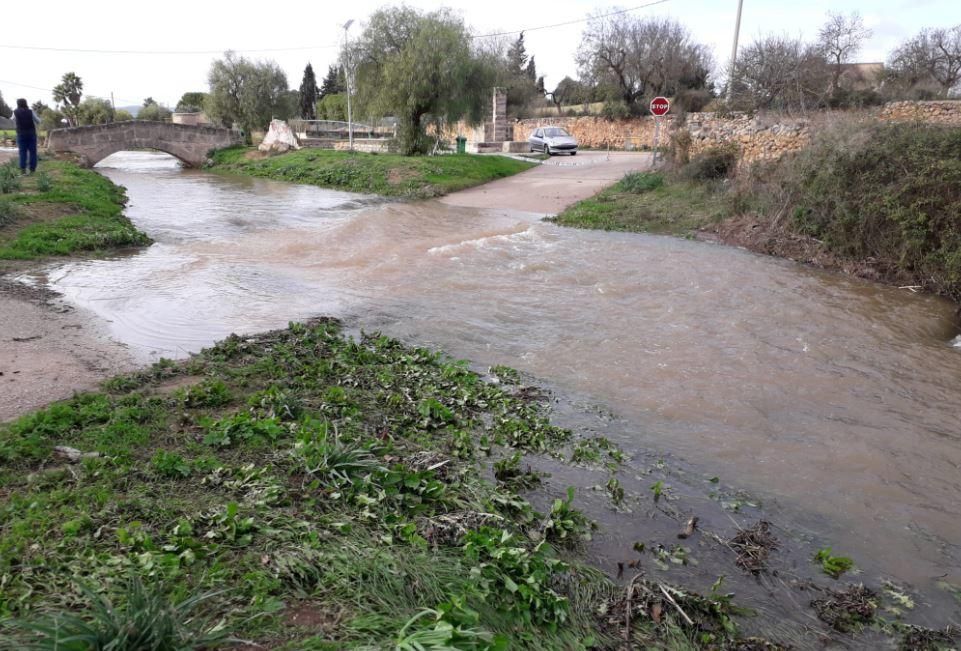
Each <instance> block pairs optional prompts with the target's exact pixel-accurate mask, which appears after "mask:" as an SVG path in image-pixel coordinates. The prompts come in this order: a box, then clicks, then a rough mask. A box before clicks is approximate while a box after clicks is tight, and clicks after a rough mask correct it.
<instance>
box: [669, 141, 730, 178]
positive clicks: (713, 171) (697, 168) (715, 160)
mask: <svg viewBox="0 0 961 651" xmlns="http://www.w3.org/2000/svg"><path fill="white" fill-rule="evenodd" d="M737 159H738V149H737V147H736V146H733V145H723V146H718V147H711V148H710V149H706V150H704V151H703V152H701V153H700V154H698V155H697V156H694V157H693V158H691V162H689V163H688V164H687V165H685V166H684V167H682V168H681V176H683V177H685V178H688V179H691V180H694V181H714V180H717V179H725V178H728V177H730V176H732V175H733V174H734V170H735V168H736V167H737Z"/></svg>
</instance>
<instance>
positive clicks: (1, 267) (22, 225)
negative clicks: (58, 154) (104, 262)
mask: <svg viewBox="0 0 961 651" xmlns="http://www.w3.org/2000/svg"><path fill="white" fill-rule="evenodd" d="M0 174H3V175H4V177H3V179H2V180H0V184H3V186H4V187H3V189H4V191H3V194H0V272H3V271H7V270H9V269H11V268H12V267H14V265H12V264H10V263H9V262H8V263H3V262H2V261H4V260H6V261H11V260H21V261H22V260H38V259H41V258H44V257H51V256H66V255H71V254H75V253H80V252H83V253H90V254H97V253H102V252H106V251H111V250H116V249H119V248H123V247H133V246H144V245H147V244H149V243H150V238H148V237H147V236H146V235H145V234H144V233H141V232H140V231H138V230H137V229H136V228H134V226H133V224H131V223H130V220H129V219H127V218H126V217H125V216H124V214H123V209H124V206H125V205H126V201H127V200H126V196H125V195H124V191H123V188H120V187H117V186H115V185H114V184H113V183H111V182H110V180H109V179H106V178H104V177H103V176H101V175H100V174H97V173H96V172H93V171H91V170H85V169H83V168H81V167H79V166H77V165H74V164H72V163H67V162H63V161H53V160H50V161H48V160H45V161H44V162H43V163H42V164H41V165H40V167H39V168H38V170H37V172H36V173H35V174H31V175H28V176H20V174H19V170H17V169H16V168H15V166H14V165H13V164H12V163H11V164H7V165H5V166H4V168H3V170H2V171H0Z"/></svg>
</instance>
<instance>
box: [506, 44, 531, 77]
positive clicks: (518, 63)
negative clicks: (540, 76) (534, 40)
mask: <svg viewBox="0 0 961 651" xmlns="http://www.w3.org/2000/svg"><path fill="white" fill-rule="evenodd" d="M507 61H508V63H509V64H510V67H511V72H512V73H514V72H518V73H520V72H524V66H526V65H527V49H526V48H525V47H524V32H521V35H520V36H518V37H517V40H516V41H514V43H513V44H512V45H511V46H510V49H508V50H507ZM532 81H533V80H532Z"/></svg>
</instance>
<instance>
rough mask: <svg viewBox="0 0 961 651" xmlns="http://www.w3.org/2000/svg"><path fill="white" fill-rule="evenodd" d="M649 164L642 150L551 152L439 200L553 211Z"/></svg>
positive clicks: (481, 206)
mask: <svg viewBox="0 0 961 651" xmlns="http://www.w3.org/2000/svg"><path fill="white" fill-rule="evenodd" d="M650 164H651V156H650V154H646V153H630V152H611V153H610V154H608V153H607V152H593V151H591V152H587V151H584V152H580V153H579V154H577V156H555V157H553V158H551V159H549V160H547V161H544V164H542V165H540V166H539V167H536V168H534V169H532V170H530V171H527V172H523V173H521V174H517V175H515V176H510V177H507V178H505V179H499V180H497V181H493V182H491V183H487V184H485V185H479V186H477V187H476V188H470V189H469V190H462V191H460V192H455V193H453V194H449V195H447V196H446V197H444V198H442V199H441V202H442V203H445V204H447V205H449V206H466V207H470V208H503V209H507V210H522V211H525V212H540V213H548V214H556V213H558V212H560V211H561V210H563V209H564V208H566V207H567V206H569V205H570V204H572V203H575V202H577V201H580V200H581V199H586V198H588V197H590V196H593V195H594V194H596V193H597V192H598V191H600V190H601V189H603V188H605V187H607V186H609V185H611V184H613V183H614V182H616V181H618V180H619V179H620V178H621V177H622V176H624V174H626V173H627V172H632V171H636V170H639V169H647V167H649V166H650Z"/></svg>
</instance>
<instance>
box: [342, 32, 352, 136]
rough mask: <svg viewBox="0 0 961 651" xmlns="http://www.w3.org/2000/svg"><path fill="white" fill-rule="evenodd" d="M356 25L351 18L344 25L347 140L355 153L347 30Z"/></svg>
mask: <svg viewBox="0 0 961 651" xmlns="http://www.w3.org/2000/svg"><path fill="white" fill-rule="evenodd" d="M353 24H354V19H353V18H351V19H350V20H348V21H347V22H346V23H344V77H345V78H346V79H347V140H348V142H349V146H350V150H351V151H354V118H353V115H352V114H351V111H350V47H349V45H348V42H347V30H348V29H350V26H351V25H353Z"/></svg>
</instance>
